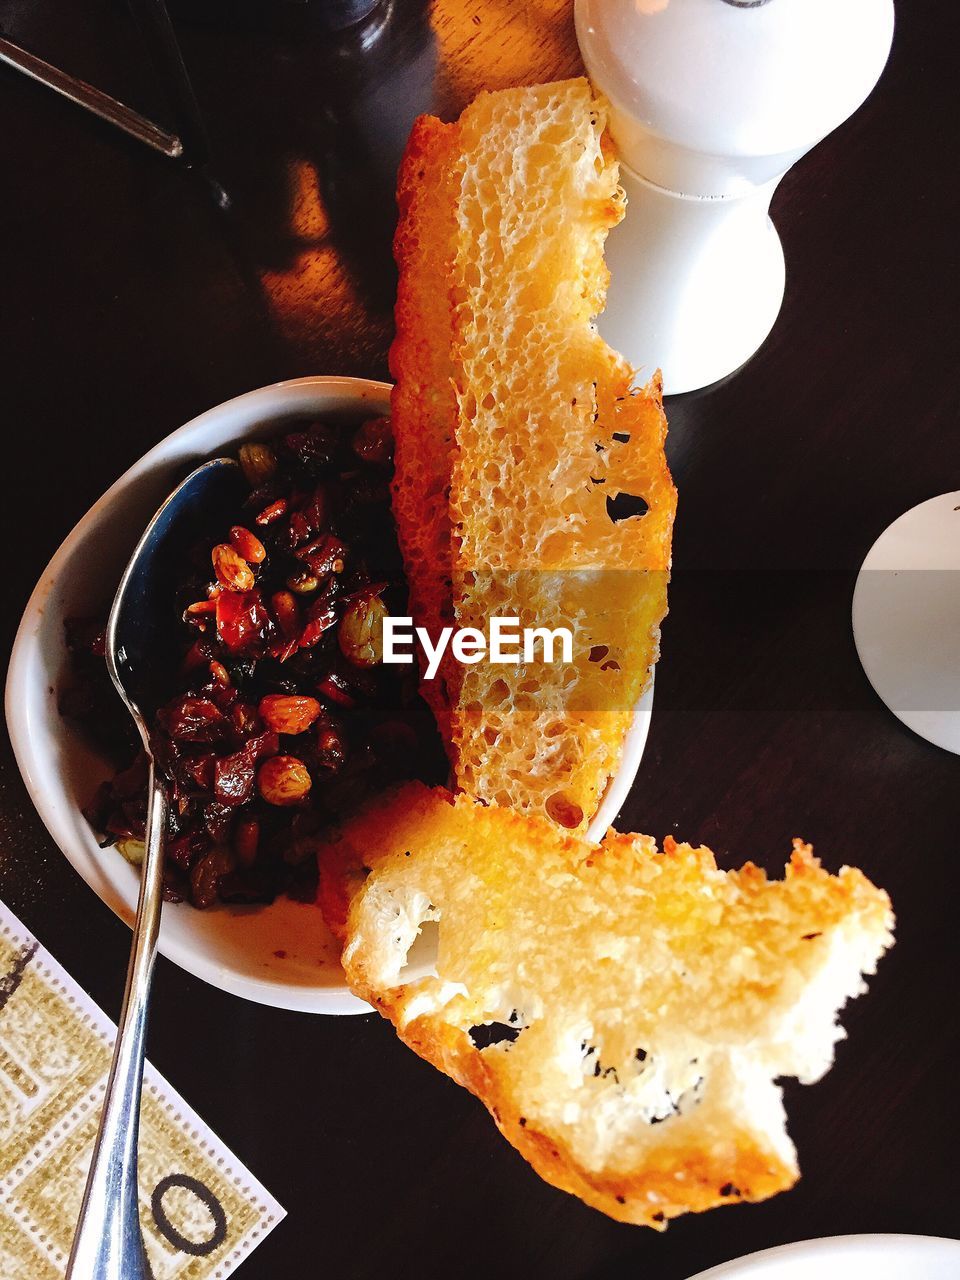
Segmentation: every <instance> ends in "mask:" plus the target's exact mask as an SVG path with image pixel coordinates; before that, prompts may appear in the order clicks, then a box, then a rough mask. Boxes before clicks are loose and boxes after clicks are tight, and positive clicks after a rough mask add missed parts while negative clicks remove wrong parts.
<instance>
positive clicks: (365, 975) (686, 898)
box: [321, 783, 893, 1227]
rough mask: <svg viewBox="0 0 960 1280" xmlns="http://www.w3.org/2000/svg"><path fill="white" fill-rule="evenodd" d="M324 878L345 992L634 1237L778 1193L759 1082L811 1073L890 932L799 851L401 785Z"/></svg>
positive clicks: (770, 1110)
mask: <svg viewBox="0 0 960 1280" xmlns="http://www.w3.org/2000/svg"><path fill="white" fill-rule="evenodd" d="M321 885H322V891H321V899H322V904H323V906H324V912H325V914H326V916H327V919H328V921H329V923H330V925H331V927H332V928H333V929H334V931H335V932H336V933H337V934H338V935H339V936H340V938H341V940H342V942H343V954H342V959H343V965H344V969H345V971H346V976H347V981H348V983H349V985H350V987H351V989H352V990H353V991H354V992H356V994H357V995H359V996H361V997H362V998H363V999H365V1000H368V1001H369V1002H370V1003H371V1004H372V1005H374V1006H375V1008H377V1009H378V1010H379V1011H380V1012H381V1013H382V1014H383V1015H384V1016H385V1017H387V1018H389V1019H390V1020H391V1021H392V1022H393V1023H394V1025H395V1026H396V1028H397V1031H398V1033H399V1035H400V1036H401V1038H402V1039H403V1040H404V1041H406V1043H407V1044H408V1045H410V1046H411V1048H413V1049H415V1050H416V1052H417V1053H419V1054H420V1055H421V1056H422V1057H424V1058H426V1059H427V1060H428V1061H429V1062H432V1063H433V1064H434V1065H435V1066H437V1067H439V1069H440V1070H441V1071H445V1072H446V1073H447V1074H448V1075H450V1076H452V1077H453V1079H455V1080H457V1081H458V1082H459V1083H460V1084H462V1085H464V1086H465V1087H466V1088H468V1089H470V1090H471V1091H472V1092H473V1093H475V1094H476V1095H477V1097H478V1098H480V1099H481V1100H482V1101H483V1103H484V1104H485V1105H486V1107H487V1108H488V1110H489V1111H490V1112H491V1114H492V1115H493V1118H494V1120H495V1121H496V1123H497V1125H498V1126H499V1128H500V1130H501V1132H502V1133H503V1134H504V1135H505V1136H506V1137H507V1138H508V1140H509V1141H510V1142H511V1143H513V1145H514V1146H515V1147H516V1148H517V1149H518V1150H519V1151H520V1152H521V1154H522V1155H523V1156H524V1157H525V1158H526V1159H527V1160H529V1162H530V1163H531V1164H532V1165H533V1167H534V1168H535V1169H536V1170H537V1172H538V1173H540V1174H541V1176H542V1177H544V1178H545V1179H546V1180H547V1181H548V1182H551V1183H553V1184H554V1185H555V1186H557V1187H560V1188H562V1189H563V1190H565V1191H570V1192H573V1193H574V1194H575V1195H578V1196H580V1197H581V1199H583V1200H585V1201H586V1202H587V1203H588V1204H591V1205H594V1206H595V1207H596V1208H598V1209H601V1210H603V1211H604V1212H605V1213H608V1214H610V1215H611V1216H612V1217H614V1218H619V1219H621V1220H622V1221H625V1222H636V1223H645V1224H648V1225H651V1226H655V1227H660V1226H662V1225H663V1224H664V1223H665V1222H666V1221H667V1219H669V1218H673V1217H676V1216H677V1215H679V1214H682V1213H685V1212H687V1211H690V1210H701V1209H709V1208H711V1207H713V1206H716V1205H724V1204H731V1203H735V1202H736V1201H739V1200H762V1199H764V1198H765V1197H767V1196H770V1195H773V1194H774V1193H775V1192H778V1191H782V1190H784V1189H786V1188H788V1187H790V1186H791V1185H792V1184H793V1182H794V1181H795V1180H796V1178H797V1176H798V1171H797V1163H796V1155H795V1152H794V1149H793V1146H792V1144H791V1142H790V1139H789V1137H788V1136H787V1133H786V1130H785V1127H784V1121H785V1116H784V1110H783V1104H782V1100H781V1093H780V1089H779V1088H778V1087H777V1085H776V1084H775V1083H774V1081H775V1080H777V1079H778V1078H779V1077H781V1076H796V1077H797V1078H798V1079H800V1080H801V1081H803V1082H805V1083H809V1082H812V1081H815V1080H818V1079H819V1078H820V1077H821V1076H822V1075H823V1073H824V1072H825V1071H826V1070H827V1068H828V1067H829V1065H830V1063H831V1061H832V1058H833V1047H834V1043H835V1042H836V1041H837V1040H838V1039H839V1038H840V1037H841V1036H842V1035H843V1031H842V1028H840V1027H839V1026H838V1025H837V1022H836V1013H837V1010H838V1009H839V1008H840V1006H842V1005H843V1003H844V1002H845V1001H846V1000H847V999H849V998H850V997H851V996H854V995H857V994H858V993H860V992H861V991H863V990H864V984H863V981H862V978H861V974H864V973H871V972H873V970H874V967H875V965H876V962H877V960H878V958H879V956H880V955H881V954H882V953H883V951H884V950H885V948H887V947H888V946H890V944H891V943H892V940H893V939H892V935H891V928H892V925H893V916H892V913H891V909H890V902H889V899H888V898H887V895H886V894H885V893H883V892H882V891H881V890H879V889H876V888H874V886H873V885H872V884H871V883H870V882H869V881H868V880H867V879H866V877H865V876H864V875H863V874H862V873H861V872H859V871H857V870H854V869H852V868H849V867H845V868H843V870H841V872H840V874H839V875H836V876H833V875H829V874H828V873H827V872H826V871H824V870H822V869H821V867H820V864H819V862H818V861H817V860H816V859H815V858H814V857H813V856H812V852H811V849H810V847H809V845H804V844H802V843H801V842H800V841H799V840H798V841H795V842H794V849H793V855H792V857H791V859H790V862H789V864H788V866H787V870H786V878H785V879H784V880H781V881H769V880H768V879H767V877H766V875H765V874H764V872H763V871H762V870H760V869H759V868H757V867H755V866H753V865H752V864H750V863H748V864H747V865H746V866H744V867H743V868H742V870H740V871H731V872H723V871H720V870H718V869H717V866H716V863H715V861H714V858H713V855H712V854H711V853H710V851H709V850H708V849H695V848H691V846H689V845H677V844H676V843H674V841H673V840H670V839H668V840H667V841H666V842H665V845H664V849H663V852H662V853H660V852H658V851H657V848H656V845H655V843H654V841H653V840H652V839H650V838H649V837H647V836H630V835H618V834H616V833H615V832H610V833H609V834H608V835H607V837H606V839H605V840H604V841H603V843H602V844H600V845H595V844H592V843H588V842H586V841H585V840H583V839H581V838H579V837H576V836H572V835H568V834H565V833H562V832H560V831H559V830H558V829H557V828H556V827H555V826H554V825H553V824H551V823H550V822H548V821H546V820H544V819H540V818H534V817H530V816H522V815H519V814H516V813H512V812H509V811H507V810H504V809H498V808H494V807H489V808H488V807H484V806H483V805H479V804H477V803H475V802H474V801H472V800H470V799H469V798H468V797H466V796H462V795H461V796H458V797H457V798H456V799H455V800H454V799H452V798H451V797H450V796H449V794H448V793H446V792H444V791H442V790H433V791H431V790H429V789H427V788H426V787H423V786H422V785H420V784H418V783H414V784H410V785H408V786H406V787H404V788H403V789H402V790H400V791H398V792H396V793H394V794H393V795H392V796H391V797H388V798H387V800H386V801H385V802H384V801H381V802H378V803H377V805H376V806H375V807H374V808H372V809H370V810H369V811H367V812H366V813H364V814H361V815H359V816H357V817H355V818H353V819H351V820H350V821H349V822H347V823H346V825H345V826H344V827H343V828H342V829H341V830H340V832H339V833H338V835H337V836H335V837H334V838H333V840H332V842H331V843H330V845H329V846H328V847H327V848H326V849H325V850H324V851H323V852H322V854H321ZM429 922H434V923H433V924H430V923H429ZM425 925H426V926H427V927H428V929H433V930H436V931H437V934H438V937H437V943H438V948H437V954H436V961H435V968H434V970H433V972H432V973H430V972H427V973H424V974H422V975H421V976H418V975H417V974H416V972H415V971H413V969H414V966H413V964H409V965H408V956H409V953H410V950H411V947H412V946H413V944H414V941H415V940H416V939H417V936H418V934H419V933H420V932H421V930H422V929H423V927H424V926H425ZM497 1028H499V1032H500V1035H499V1037H497V1036H496V1035H494V1036H493V1039H494V1041H496V1042H491V1035H492V1033H493V1032H494V1031H496V1029H497ZM482 1035H485V1036H486V1039H483V1038H481V1036H482ZM483 1046H485V1047H483Z"/></svg>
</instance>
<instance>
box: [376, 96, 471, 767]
mask: <svg viewBox="0 0 960 1280" xmlns="http://www.w3.org/2000/svg"><path fill="white" fill-rule="evenodd" d="M458 133H459V130H458V129H457V126H456V125H444V124H441V123H440V121H439V120H436V119H435V118H434V117H433V116H420V117H419V118H418V119H417V120H416V122H415V123H414V126H413V130H412V131H411V134H410V138H409V141H408V142H407V147H406V151H405V153H404V157H403V162H402V164H401V166H400V174H399V177H398V181H397V203H398V207H399V213H400V220H399V223H398V225H397V233H396V236H395V238H394V245H393V250H394V256H395V258H396V261H397V266H398V268H399V272H400V278H399V282H398V287H397V303H396V309H395V320H396V337H395V338H394V340H393V344H392V345H391V348H390V372H391V374H392V375H393V379H394V388H393V393H392V396H391V413H392V418H393V432H394V479H393V486H392V496H393V512H394V518H395V520H396V524H397V536H398V539H399V542H400V549H401V551H402V553H403V558H404V563H405V565H406V570H407V580H408V583H409V591H410V611H411V613H412V615H413V617H414V618H415V619H416V621H417V625H418V626H422V627H426V628H427V630H428V631H429V633H430V636H431V638H432V639H433V640H434V641H436V637H437V636H438V634H439V633H440V631H441V629H442V628H443V627H444V626H447V625H448V624H450V623H452V622H453V597H452V593H451V574H452V571H453V570H452V564H451V556H452V542H451V521H450V512H449V506H448V503H449V496H450V469H451V457H452V454H453V450H454V439H455V430H456V416H457V402H456V394H455V392H454V386H453V374H454V366H453V360H452V351H451V341H452V323H453V321H452V307H451V303H450V299H449V290H448V287H447V286H446V285H445V284H444V283H443V282H444V281H449V280H450V278H451V276H452V272H453V261H454V241H455V235H456V212H455V210H456V205H455V201H456V189H457V187H458V185H459V173H458V162H457V138H458ZM419 653H420V656H421V659H422V650H419ZM448 671H449V663H447V664H445V666H444V668H443V669H441V672H440V675H439V677H438V678H437V679H435V680H424V681H423V682H422V689H423V694H424V697H425V698H426V700H427V702H428V704H429V706H430V708H431V710H432V711H433V713H434V715H435V716H436V718H437V722H438V724H439V726H440V729H441V732H442V733H443V737H444V741H445V742H449V736H450V727H449V725H450V701H451V695H450V693H449V691H448V690H447V688H446V683H445V674H446V673H447V672H448Z"/></svg>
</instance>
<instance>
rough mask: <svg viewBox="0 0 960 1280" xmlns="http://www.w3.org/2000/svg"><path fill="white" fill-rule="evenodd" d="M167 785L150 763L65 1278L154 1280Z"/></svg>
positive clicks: (83, 1279)
mask: <svg viewBox="0 0 960 1280" xmlns="http://www.w3.org/2000/svg"><path fill="white" fill-rule="evenodd" d="M167 805H168V801H167V791H166V784H165V783H164V782H163V780H162V779H161V778H160V777H159V776H158V773H157V770H156V768H155V766H154V764H153V762H152V761H151V764H150V790H149V804H148V807H147V831H146V851H145V853H144V857H143V866H142V869H141V870H142V874H141V879H140V898H139V901H138V903H137V919H136V923H135V925H134V930H133V943H132V946H131V949H130V964H129V967H128V969H127V985H126V990H125V991H124V996H123V1009H122V1011H121V1013H120V1023H119V1027H118V1030H117V1040H116V1044H115V1045H114V1049H113V1063H112V1065H111V1067H110V1076H109V1078H108V1080H107V1089H106V1094H105V1096H104V1100H103V1112H102V1114H101V1116H100V1128H99V1131H98V1132H97V1140H96V1143H95V1144H94V1148H93V1158H92V1160H91V1162H90V1172H89V1173H88V1175H87V1186H86V1190H85V1191H84V1195H83V1205H82V1207H81V1209H80V1218H79V1220H78V1222H77V1230H76V1234H75V1236H74V1239H73V1248H72V1249H71V1251H70V1261H69V1262H68V1263H67V1280H149V1277H150V1268H149V1265H148V1263H147V1259H146V1255H145V1253H144V1248H143V1237H142V1235H141V1232H140V1215H139V1211H138V1206H137V1136H138V1130H139V1126H140V1088H141V1084H142V1082H143V1056H144V1043H145V1040H146V1027H147V1006H148V1001H149V996H150V980H151V978H152V977H153V965H154V961H155V960H156V957H157V935H158V933H159V930H160V908H161V905H162V902H163V848H164V843H165V838H166V830H167Z"/></svg>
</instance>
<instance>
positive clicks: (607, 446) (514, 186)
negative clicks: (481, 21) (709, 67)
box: [391, 79, 676, 828]
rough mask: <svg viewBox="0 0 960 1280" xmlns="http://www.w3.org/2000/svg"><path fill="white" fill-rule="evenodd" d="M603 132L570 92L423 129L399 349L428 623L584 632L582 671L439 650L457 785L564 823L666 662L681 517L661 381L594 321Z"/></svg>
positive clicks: (580, 807) (580, 94)
mask: <svg viewBox="0 0 960 1280" xmlns="http://www.w3.org/2000/svg"><path fill="white" fill-rule="evenodd" d="M604 124H605V109H604V106H603V104H602V103H601V102H600V101H598V100H597V99H596V98H595V97H594V96H593V94H592V91H591V89H590V86H589V84H588V83H587V81H586V80H582V79H581V80H570V81H564V82H561V83H558V84H550V85H538V86H534V87H533V88H526V89H515V90H506V91H501V92H498V93H485V94H481V95H480V96H479V97H478V98H477V99H476V101H475V102H474V103H473V104H472V105H471V106H469V107H468V108H467V109H466V111H464V113H463V115H462V116H461V118H460V120H459V122H458V123H456V124H452V125H442V124H440V123H439V122H438V121H435V120H431V119H430V118H429V117H427V118H422V119H421V120H420V121H419V122H418V124H417V126H416V127H415V129H414V132H413V135H412V137H411V141H410V144H409V147H408V150H407V154H406V157H405V160H404V163H403V167H402V170H401V178H400V204H401V218H400V225H399V229H398V233H397V260H398V263H399V265H400V293H399V296H398V305H397V339H396V341H395V343H394V345H393V349H392V352H391V368H392V371H393V374H394V377H395V379H396V390H395V392H394V401H393V419H394V430H395V433H396V438H397V461H396V479H395V487H394V503H395V511H396V515H397V522H398V526H399V531H400V541H401V546H402V548H403V551H404V555H405V557H406V561H407V568H408V574H409V577H410V579H411V586H412V588H413V611H414V614H415V616H416V615H417V614H419V616H418V617H417V621H418V623H419V624H420V625H425V626H426V627H427V628H428V629H429V630H431V633H433V632H434V631H435V630H436V629H438V625H439V624H440V623H441V622H442V621H443V620H445V619H446V618H448V617H449V616H450V615H451V613H452V615H453V617H454V619H455V621H456V623H457V625H458V626H461V627H476V628H478V629H479V630H481V631H483V630H485V629H486V626H487V623H488V620H489V619H490V618H491V617H494V616H500V617H516V618H518V619H520V623H521V625H522V626H528V627H547V628H550V629H553V628H556V627H561V626H566V627H567V628H568V629H570V630H571V631H572V633H573V637H574V650H573V661H572V663H560V662H555V663H553V664H552V665H551V664H546V663H544V662H542V661H541V660H540V659H539V655H538V657H537V659H535V660H534V661H526V662H519V663H517V664H516V665H514V666H497V665H493V664H491V663H490V662H488V661H484V662H481V663H478V664H477V665H474V666H469V667H457V666H455V664H453V663H452V662H450V661H448V662H447V663H446V664H445V666H444V667H443V668H442V680H443V692H442V698H441V695H440V694H438V690H437V688H436V682H430V681H425V682H424V684H425V690H424V691H425V693H426V695H427V696H428V698H430V700H431V703H432V704H433V705H434V706H435V707H436V706H437V705H438V703H439V702H440V701H442V702H444V703H445V704H447V705H448V706H449V711H450V714H449V722H448V721H447V718H446V710H444V713H443V718H442V721H441V727H442V728H444V729H445V731H446V732H447V734H448V736H449V739H450V748H451V755H452V760H453V764H454V769H455V775H456V780H457V782H458V784H459V785H460V786H461V787H463V788H464V789H465V790H466V791H467V792H468V793H470V794H472V795H474V796H478V797H480V798H483V799H486V800H492V801H495V802H497V803H499V804H502V805H511V806H513V807H515V808H517V809H520V810H529V811H534V812H540V813H547V814H549V815H550V816H551V817H552V818H554V819H555V820H557V821H559V822H560V823H561V824H562V825H565V826H568V827H571V828H582V827H583V826H585V825H586V823H587V821H588V820H589V818H590V817H591V816H592V814H593V813H594V812H595V811H596V809H597V806H598V805H599V802H600V799H601V797H602V795H603V791H604V789H605V787H606V784H607V781H608V779H609V777H610V776H611V774H612V773H613V772H614V771H615V769H616V766H617V762H618V760H619V756H620V751H621V748H622V743H623V738H624V734H625V732H626V730H627V728H628V726H629V724H630V720H631V718H632V715H633V711H634V707H635V705H636V702H637V701H638V699H639V697H640V695H641V693H642V692H643V689H644V687H645V686H646V684H647V682H648V680H649V672H650V668H651V666H652V664H653V662H654V661H655V660H656V657H657V654H658V643H659V633H660V623H661V621H662V618H663V616H664V614H665V612H666V588H667V578H668V574H669V567H670V542H671V531H672V525H673V518H674V513H675V508H676V493H675V490H674V488H673V484H672V482H671V480H670V474H669V471H668V469H667V464H666V460H665V457H664V440H665V436H666V420H665V418H664V415H663V409H662V405H661V393H660V381H659V377H658V376H655V377H654V379H653V381H652V382H651V383H650V385H649V386H647V387H646V388H645V389H643V390H635V389H632V387H631V382H632V376H633V371H632V370H631V368H630V367H629V365H627V363H626V362H625V361H624V360H623V359H622V358H621V357H620V356H618V355H617V354H616V352H614V351H612V350H611V349H610V348H609V347H607V346H606V344H605V343H604V342H603V341H602V339H601V338H600V337H599V335H598V334H597V331H596V328H595V327H594V324H593V317H594V316H595V315H596V314H597V312H598V311H600V310H601V309H602V306H603V300H604V296H605V292H606V285H607V271H606V268H605V267H604V264H603V244H604V240H605V238H606V235H607V231H608V230H609V228H610V227H611V226H613V225H615V223H617V222H618V221H619V220H620V218H621V217H622V215H623V204H624V201H623V193H622V191H621V190H620V188H619V186H618V166H617V163H616V160H615V158H614V157H613V156H612V154H611V153H610V152H609V150H608V149H607V148H606V146H605V144H604V137H603V134H604ZM451 443H452V447H451ZM445 485H446V488H445V487H444V486H445ZM447 493H448V494H449V501H448V502H445V501H444V498H445V496H446V494H447ZM431 684H433V685H434V687H433V688H430V687H429V686H430V685H431Z"/></svg>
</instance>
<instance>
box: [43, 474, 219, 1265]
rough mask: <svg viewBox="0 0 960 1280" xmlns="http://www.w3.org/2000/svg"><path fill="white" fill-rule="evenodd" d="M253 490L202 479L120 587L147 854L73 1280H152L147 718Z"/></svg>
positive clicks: (156, 920)
mask: <svg viewBox="0 0 960 1280" xmlns="http://www.w3.org/2000/svg"><path fill="white" fill-rule="evenodd" d="M242 491H243V482H242V473H241V471H240V468H239V466H238V465H237V463H236V462H234V461H233V460H232V459H229V458H217V459H215V460H214V461H213V462H207V463H204V465H203V466H202V467H198V468H197V469H196V471H193V472H192V473H191V474H190V475H189V476H187V478H186V480H184V481H183V483H182V484H180V485H178V487H177V488H176V489H175V490H174V491H173V493H172V494H171V495H170V497H169V498H168V499H167V500H166V502H165V503H164V504H163V506H162V507H161V508H160V510H159V511H158V512H157V514H156V515H155V516H154V517H153V519H152V520H151V521H150V523H149V524H148V525H147V528H146V531H145V532H144V534H143V537H142V538H141V539H140V541H139V542H138V543H137V547H136V550H135V551H134V553H133V555H132V557H131V559H130V562H129V564H128V565H127V567H126V570H125V571H124V574H123V577H122V579H121V580H120V587H119V589H118V591H117V594H116V598H115V599H114V602H113V607H112V608H111V610H110V619H109V622H108V623H107V637H106V657H107V667H108V668H109V671H110V676H111V678H112V680H113V683H114V685H116V688H117V692H118V693H119V694H120V697H121V698H122V699H123V700H124V702H125V703H126V706H127V710H128V711H129V712H130V714H131V716H133V719H134V723H135V724H136V726H137V729H138V731H139V733H140V737H141V739H142V740H143V746H144V750H145V751H146V753H147V757H148V759H149V762H150V781H149V803H148V808H147V831H146V851H145V853H144V858H143V865H142V869H141V880H140V897H139V901H138V903H137V918H136V922H135V924H134V927H133V943H132V946H131V950H130V963H129V967H128V969H127V984H126V989H125V991H124V996H123V1008H122V1010H121V1013H120V1022H119V1025H118V1029H117V1040H116V1044H115V1045H114V1050H113V1063H112V1065H111V1067H110V1075H109V1078H108V1079H107V1090H106V1095H105V1097H104V1102H103V1113H102V1115H101V1117H100V1128H99V1130H98V1132H97V1140H96V1143H95V1144H94V1148H93V1158H92V1160H91V1162H90V1172H89V1174H88V1175H87V1186H86V1190H85V1191H84V1195H83V1205H82V1207H81V1209H80V1218H79V1220H78V1222H77V1229H76V1234H75V1236H74V1239H73V1248H72V1249H71V1250H70V1260H69V1262H68V1263H67V1280H151V1272H150V1267H149V1264H148V1262H147V1258H146V1254H145V1252H144V1247H143V1236H142V1234H141V1231H140V1217H139V1213H138V1208H137V1134H138V1129H139V1124H140V1089H141V1085H142V1082H143V1057H144V1042H145V1039H146V1026H147V1004H148V1000H149V996H150V980H151V978H152V976H153V965H154V961H155V960H156V956H157V936H158V933H159V930H160V907H161V904H162V901H163V850H164V842H165V838H166V829H167V808H168V796H167V784H166V781H165V779H164V778H163V776H162V774H161V773H160V771H159V770H158V769H157V768H156V766H155V763H154V759H153V751H152V748H151V743H150V733H149V729H148V726H147V717H148V716H149V715H150V713H151V711H152V710H153V705H152V702H151V697H150V693H151V687H152V685H153V684H154V682H155V681H156V679H157V676H158V674H160V673H161V672H162V670H163V663H164V658H166V657H167V656H168V655H169V654H170V653H171V652H172V649H171V648H170V647H169V646H170V645H172V644H173V643H174V642H175V634H176V624H177V621H178V619H177V617H176V612H175V604H174V601H175V599H176V588H177V587H178V586H179V579H180V577H181V576H182V574H183V571H184V563H185V562H184V558H183V557H184V554H185V552H186V551H187V550H188V548H189V546H190V545H191V544H192V543H193V542H195V541H196V540H197V538H198V537H199V536H200V533H201V532H202V530H203V529H204V527H205V526H210V527H216V522H217V518H218V516H221V517H224V518H228V517H229V513H230V510H231V506H232V509H233V510H235V509H236V503H237V500H238V498H239V496H240V494H241V493H242Z"/></svg>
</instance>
